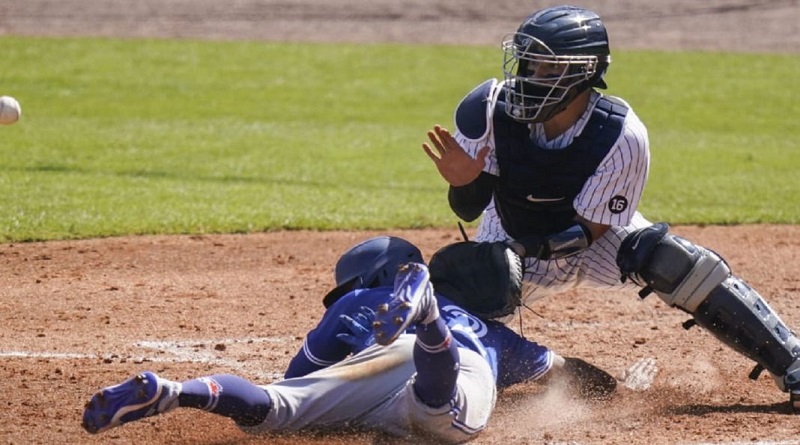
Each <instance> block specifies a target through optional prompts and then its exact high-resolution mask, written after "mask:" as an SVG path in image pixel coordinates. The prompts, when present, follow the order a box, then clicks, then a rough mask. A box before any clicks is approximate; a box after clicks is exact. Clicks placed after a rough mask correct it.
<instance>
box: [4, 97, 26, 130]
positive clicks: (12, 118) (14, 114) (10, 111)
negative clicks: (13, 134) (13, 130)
mask: <svg viewBox="0 0 800 445" xmlns="http://www.w3.org/2000/svg"><path fill="white" fill-rule="evenodd" d="M20 116H22V108H21V107H20V106H19V102H17V99H14V98H13V97H11V96H0V124H1V125H11V124H13V123H14V122H16V121H18V120H19V117H20Z"/></svg>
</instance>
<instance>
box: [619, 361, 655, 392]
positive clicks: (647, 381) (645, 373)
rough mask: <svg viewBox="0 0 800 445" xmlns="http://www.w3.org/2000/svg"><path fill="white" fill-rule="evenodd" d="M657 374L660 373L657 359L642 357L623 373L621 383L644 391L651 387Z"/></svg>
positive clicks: (634, 389) (632, 388)
mask: <svg viewBox="0 0 800 445" xmlns="http://www.w3.org/2000/svg"><path fill="white" fill-rule="evenodd" d="M656 374H658V367H657V366H656V359H654V358H642V359H639V360H637V361H636V362H635V363H634V364H633V365H631V366H630V367H629V368H628V369H626V370H625V372H623V373H622V378H621V379H620V384H621V385H622V386H624V387H626V388H628V389H630V390H633V391H644V390H646V389H648V388H650V385H651V384H652V383H653V380H654V379H655V378H656Z"/></svg>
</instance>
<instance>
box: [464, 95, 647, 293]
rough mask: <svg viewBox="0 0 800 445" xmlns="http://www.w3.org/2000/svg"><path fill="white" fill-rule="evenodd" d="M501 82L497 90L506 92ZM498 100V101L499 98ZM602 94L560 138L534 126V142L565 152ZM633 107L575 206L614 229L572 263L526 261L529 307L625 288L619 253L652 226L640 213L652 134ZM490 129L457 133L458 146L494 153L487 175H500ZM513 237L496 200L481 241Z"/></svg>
mask: <svg viewBox="0 0 800 445" xmlns="http://www.w3.org/2000/svg"><path fill="white" fill-rule="evenodd" d="M501 85H502V84H501V83H499V84H497V85H496V86H495V88H501ZM492 96H495V95H494V94H493V95H492ZM600 97H602V95H601V94H600V93H599V92H597V91H592V93H591V97H590V101H589V106H588V107H587V109H586V111H585V112H584V113H583V115H582V116H581V118H580V119H579V120H578V121H577V122H576V123H575V125H573V126H572V127H570V128H569V129H567V131H565V132H564V133H563V134H561V135H560V136H558V137H556V138H554V139H552V140H547V138H546V136H545V134H544V127H543V125H542V124H532V125H531V126H530V128H531V138H532V139H533V140H534V141H535V142H536V144H537V145H538V146H540V147H542V148H546V149H552V150H559V149H563V148H566V147H568V146H569V145H570V144H571V143H572V141H573V139H574V138H575V137H576V136H577V135H579V134H580V133H581V131H583V128H584V127H585V126H586V123H587V122H588V121H589V117H590V116H591V113H592V110H593V109H594V106H595V105H596V104H597V101H598V100H599V99H600ZM618 100H620V101H622V102H623V103H625V105H627V106H628V108H629V110H628V113H627V115H626V117H625V122H624V126H623V130H622V133H621V135H620V137H619V139H618V140H617V141H616V142H615V143H614V145H613V146H612V147H611V149H610V150H609V152H608V155H606V157H605V158H604V159H603V161H602V162H601V163H600V165H599V166H598V167H597V169H596V170H595V172H594V174H593V175H592V176H591V177H589V179H588V180H587V181H586V183H585V184H584V185H583V187H582V189H581V191H580V192H579V193H578V195H577V196H576V197H575V199H574V201H573V207H574V208H575V211H576V212H577V214H578V215H580V216H582V217H584V218H586V219H587V220H589V221H592V222H596V223H598V224H605V225H610V226H612V229H611V230H609V231H608V232H607V233H606V234H605V235H604V236H602V237H601V238H600V239H598V240H595V242H594V243H592V245H591V246H589V248H587V249H586V250H584V251H582V252H580V253H578V254H576V255H573V256H570V257H566V258H561V259H558V260H550V261H543V260H537V259H535V258H527V259H526V271H525V281H526V283H525V287H524V289H523V301H524V302H525V303H529V302H531V301H533V300H537V299H539V298H542V297H544V296H546V295H551V294H554V293H559V292H562V291H564V290H567V289H570V288H573V287H590V288H605V289H608V288H616V287H628V288H630V289H637V288H638V287H637V286H635V285H631V284H627V285H625V286H623V284H622V283H621V281H620V279H619V277H620V272H619V269H618V268H617V266H616V253H617V250H618V249H619V244H620V242H621V241H622V239H624V237H625V236H626V235H627V234H628V233H630V232H631V231H633V230H635V229H637V228H641V227H645V226H647V225H650V222H649V221H647V220H646V219H644V218H643V217H642V216H641V215H640V214H639V213H638V212H637V207H638V205H639V202H640V200H641V197H642V193H643V191H644V187H645V184H646V182H647V176H648V172H649V167H650V147H649V139H648V135H647V129H646V128H645V126H644V124H643V123H642V121H641V120H639V117H638V116H637V115H636V113H634V111H633V109H632V108H631V107H630V105H628V104H627V103H626V102H625V101H623V100H621V99H618ZM487 120H488V125H489V127H490V128H489V130H488V132H487V134H486V135H485V136H484V137H483V138H481V139H478V140H473V139H469V138H467V137H466V136H464V135H463V134H462V133H461V132H460V131H458V129H456V131H455V133H454V137H455V139H456V141H457V142H458V143H459V144H461V146H462V147H463V148H464V149H465V150H466V151H467V153H469V154H470V155H471V156H473V157H475V154H476V153H477V151H478V150H479V149H480V148H482V147H485V146H488V147H489V148H490V151H489V155H488V156H487V160H486V166H485V167H484V171H485V172H487V173H490V174H493V175H499V173H500V172H499V166H498V163H497V157H496V153H495V141H494V131H493V129H492V128H491V126H492V120H491V118H488V119H487ZM509 238H510V237H509V235H508V234H507V233H506V232H505V230H504V229H503V227H502V225H501V224H500V218H499V216H498V215H497V212H496V210H495V207H494V202H493V201H492V202H491V203H490V204H489V205H488V206H487V208H486V210H485V211H484V213H483V217H482V219H481V223H480V225H479V226H478V233H477V235H476V237H475V240H476V241H497V240H507V239H509Z"/></svg>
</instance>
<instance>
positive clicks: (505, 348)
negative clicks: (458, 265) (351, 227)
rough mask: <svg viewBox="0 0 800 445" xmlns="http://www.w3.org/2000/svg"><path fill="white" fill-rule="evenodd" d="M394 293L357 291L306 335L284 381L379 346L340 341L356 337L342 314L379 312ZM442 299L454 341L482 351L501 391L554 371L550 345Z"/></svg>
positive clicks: (441, 310)
mask: <svg viewBox="0 0 800 445" xmlns="http://www.w3.org/2000/svg"><path fill="white" fill-rule="evenodd" d="M392 290H393V289H392V287H379V288H374V289H357V290H354V291H351V292H350V293H348V294H346V295H344V296H343V297H342V298H340V299H339V300H338V301H336V303H335V304H333V305H332V306H331V307H329V308H328V310H327V311H325V314H324V315H323V316H322V319H321V320H320V322H319V323H318V324H317V326H316V327H315V328H314V329H312V330H311V331H309V333H308V334H307V335H306V338H305V340H304V341H303V347H302V349H301V350H300V351H299V352H298V353H297V355H295V357H294V358H293V359H292V361H291V363H290V364H289V367H288V369H287V370H286V373H285V375H284V377H285V378H291V377H299V376H303V375H306V374H308V373H311V372H314V371H317V370H319V369H323V368H326V367H328V366H330V365H333V364H334V363H337V362H339V361H341V360H343V359H345V358H346V357H348V356H350V355H351V354H357V353H358V352H360V350H362V349H363V348H364V347H366V346H368V345H369V344H372V343H374V339H373V338H371V334H370V335H369V337H368V338H366V339H365V342H364V344H363V346H362V347H360V348H356V347H353V346H351V345H350V344H348V343H346V342H344V341H342V340H341V339H339V338H337V335H338V334H342V333H347V334H350V333H351V332H350V330H349V329H348V328H347V326H346V325H345V324H344V323H342V321H341V320H340V316H341V315H348V316H351V317H353V318H356V316H358V314H363V313H364V312H365V311H364V310H363V309H362V308H363V307H367V308H370V309H372V310H376V308H377V307H378V306H379V305H381V304H383V303H386V302H388V301H389V299H391V296H392ZM436 298H437V304H438V306H439V313H440V315H441V317H442V318H443V319H444V320H445V322H446V323H447V326H448V327H449V328H450V331H451V332H452V335H453V339H454V340H455V341H456V342H457V343H458V345H459V347H460V348H466V349H469V350H472V351H474V352H477V353H478V354H480V356H481V357H483V358H484V359H485V360H486V362H487V363H488V364H489V367H490V368H491V369H492V374H493V376H494V379H495V382H496V384H497V387H498V388H504V387H507V386H509V385H513V384H515V383H520V382H523V381H527V380H535V379H537V378H539V377H541V376H543V375H544V374H545V373H546V372H547V371H548V370H549V369H550V367H551V365H552V360H553V353H552V352H551V351H550V350H549V349H548V348H547V347H544V346H542V345H539V344H538V343H536V342H532V341H529V340H526V339H525V338H523V337H521V336H520V335H519V334H517V333H516V332H514V331H512V330H511V329H509V328H508V327H506V326H505V325H504V324H502V323H499V322H493V321H484V320H481V319H479V318H478V317H476V316H474V315H472V314H470V313H469V312H467V311H466V310H464V309H463V308H461V307H460V306H458V305H456V304H455V303H453V302H452V301H450V300H448V299H447V298H446V297H443V296H441V295H437V296H436ZM365 327H366V328H367V329H371V327H370V326H365ZM409 332H413V328H412V329H410V330H409Z"/></svg>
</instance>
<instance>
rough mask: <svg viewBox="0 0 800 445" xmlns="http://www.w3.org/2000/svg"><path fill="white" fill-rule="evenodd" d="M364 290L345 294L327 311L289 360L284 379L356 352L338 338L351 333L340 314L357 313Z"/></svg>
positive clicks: (324, 366)
mask: <svg viewBox="0 0 800 445" xmlns="http://www.w3.org/2000/svg"><path fill="white" fill-rule="evenodd" d="M361 292H362V291H361V290H356V291H353V292H350V293H348V294H345V295H344V296H343V297H342V298H340V299H339V300H337V301H336V303H334V304H333V305H332V306H331V307H329V308H328V309H327V310H326V311H325V313H324V314H323V315H322V319H320V321H319V323H317V325H316V326H315V327H314V328H313V329H312V330H310V331H309V332H308V334H306V338H305V339H304V340H303V346H302V348H301V349H300V350H299V351H298V352H297V354H295V356H294V357H293V358H292V360H291V361H290V362H289V367H288V368H286V372H285V374H284V377H285V378H291V377H300V376H304V375H306V374H309V373H312V372H314V371H318V370H320V369H323V368H327V367H328V366H331V365H333V364H334V363H337V362H339V361H341V360H343V359H344V358H346V357H347V356H348V355H350V354H351V353H352V352H353V349H352V346H351V345H350V344H348V343H347V342H344V341H342V340H341V339H340V337H339V335H340V334H343V333H348V327H347V326H346V325H345V324H343V323H342V320H341V316H342V315H352V314H354V313H356V312H358V309H359V306H358V305H359V303H360V302H361V301H359V299H358V297H359V294H360V293H361Z"/></svg>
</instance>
